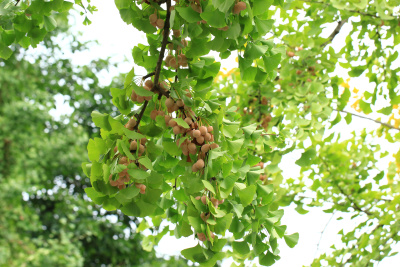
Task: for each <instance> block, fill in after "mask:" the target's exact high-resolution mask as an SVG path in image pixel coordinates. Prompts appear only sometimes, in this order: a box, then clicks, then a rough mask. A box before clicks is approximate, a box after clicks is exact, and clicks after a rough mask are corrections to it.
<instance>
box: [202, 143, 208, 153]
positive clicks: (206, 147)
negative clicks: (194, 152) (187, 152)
mask: <svg viewBox="0 0 400 267" xmlns="http://www.w3.org/2000/svg"><path fill="white" fill-rule="evenodd" d="M208 150H210V145H209V144H204V145H203V146H202V147H201V152H203V153H207V152H208Z"/></svg>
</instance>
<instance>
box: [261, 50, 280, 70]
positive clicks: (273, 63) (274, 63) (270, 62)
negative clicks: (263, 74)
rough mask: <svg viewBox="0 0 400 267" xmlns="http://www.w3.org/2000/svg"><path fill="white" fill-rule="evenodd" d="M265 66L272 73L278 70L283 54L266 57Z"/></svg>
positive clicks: (264, 58)
mask: <svg viewBox="0 0 400 267" xmlns="http://www.w3.org/2000/svg"><path fill="white" fill-rule="evenodd" d="M263 60H264V66H265V69H266V70H267V71H268V72H272V71H274V70H276V68H278V65H279V63H280V62H281V54H275V55H272V56H264V57H263Z"/></svg>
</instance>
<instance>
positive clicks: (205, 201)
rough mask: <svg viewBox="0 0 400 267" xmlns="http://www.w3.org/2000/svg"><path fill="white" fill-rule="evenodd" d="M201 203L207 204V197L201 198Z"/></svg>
mask: <svg viewBox="0 0 400 267" xmlns="http://www.w3.org/2000/svg"><path fill="white" fill-rule="evenodd" d="M201 202H203V204H204V205H206V204H207V196H202V197H201Z"/></svg>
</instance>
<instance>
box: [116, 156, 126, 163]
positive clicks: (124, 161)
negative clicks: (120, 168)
mask: <svg viewBox="0 0 400 267" xmlns="http://www.w3.org/2000/svg"><path fill="white" fill-rule="evenodd" d="M127 162H128V158H127V157H122V158H120V159H119V161H118V164H125V163H127Z"/></svg>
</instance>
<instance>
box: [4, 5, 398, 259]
mask: <svg viewBox="0 0 400 267" xmlns="http://www.w3.org/2000/svg"><path fill="white" fill-rule="evenodd" d="M75 3H76V4H77V5H79V6H81V8H83V9H84V10H86V12H89V13H90V12H93V11H95V10H96V8H95V7H93V6H91V5H86V4H83V3H82V2H81V1H75ZM399 4H400V3H399V2H398V1H370V2H368V1H351V2H347V1H312V0H311V1H281V0H274V1H272V0H253V1H251V0H250V1H249V0H246V1H235V0H212V1H207V0H194V1H183V0H180V1H175V2H172V1H171V0H161V1H146V0H145V1H132V0H115V5H116V8H118V10H119V13H120V15H121V19H122V20H123V21H124V22H126V23H127V24H132V26H133V27H135V28H136V29H138V30H139V31H142V32H144V33H146V38H147V40H146V41H147V42H146V43H143V44H139V45H137V46H136V47H134V48H133V49H132V56H133V59H134V62H135V64H136V66H135V67H133V68H132V70H131V71H130V72H129V73H128V74H127V75H126V78H125V84H124V88H112V89H111V95H112V104H113V105H114V106H115V107H117V108H118V110H119V113H120V115H118V116H116V117H112V116H110V115H109V114H102V113H99V112H96V111H94V112H93V113H92V119H93V122H94V123H95V125H96V126H97V127H99V128H100V136H99V137H97V138H94V139H91V140H90V141H89V144H88V156H89V160H90V162H85V163H83V164H82V167H83V171H84V172H85V174H86V175H87V176H88V177H90V180H91V184H92V187H91V188H87V189H85V191H86V193H87V195H88V196H89V197H90V198H91V199H92V200H93V201H94V202H95V203H96V204H99V205H102V207H103V208H104V209H106V210H116V209H119V210H121V211H122V212H123V213H124V214H126V215H128V216H136V217H145V218H147V220H144V221H143V222H146V224H143V225H147V226H142V227H141V229H142V228H145V227H150V226H151V227H153V228H156V229H158V230H159V231H157V234H156V235H149V236H146V237H145V241H144V242H143V246H146V247H147V248H151V247H152V246H154V245H156V244H157V242H158V241H159V240H160V239H161V237H162V236H163V235H165V234H167V233H169V234H173V235H175V237H176V238H180V237H189V236H193V237H194V238H196V239H197V240H198V241H199V244H198V245H197V246H195V247H192V248H188V249H185V250H183V251H182V255H183V256H184V257H185V258H186V259H188V260H191V261H193V262H197V263H200V264H202V265H205V266H213V265H214V264H215V263H216V262H217V261H220V260H222V259H223V258H226V257H233V259H234V260H235V261H236V262H239V263H242V264H243V263H244V261H245V260H252V259H256V258H258V261H259V264H261V265H272V264H273V263H275V261H276V260H278V259H279V249H278V240H279V239H281V238H282V239H284V240H285V242H286V244H287V245H288V246H290V247H294V246H295V245H296V243H297V241H298V237H299V236H298V234H296V233H295V234H290V233H287V232H286V226H285V225H281V223H280V221H281V218H282V216H283V210H282V209H281V208H280V207H282V206H287V205H289V204H291V203H294V204H295V205H296V206H297V208H296V210H297V211H298V212H299V213H301V214H305V213H307V210H306V209H305V207H307V206H309V207H324V208H326V205H329V206H330V208H329V209H325V211H326V212H331V213H333V212H341V213H350V214H352V215H353V216H352V218H356V217H361V218H363V219H364V221H363V222H362V223H361V224H359V225H357V226H356V227H355V228H354V231H351V232H348V233H343V232H341V233H339V234H341V235H342V242H343V244H342V247H338V248H335V249H334V250H333V253H332V254H322V255H321V256H320V257H319V258H318V259H315V261H314V262H313V266H314V265H315V266H319V265H330V266H336V265H346V264H351V263H353V264H355V263H357V264H361V265H368V264H369V263H370V262H374V261H376V262H379V261H380V260H382V259H383V258H384V257H387V256H390V255H392V254H391V250H392V244H394V243H396V242H398V236H397V232H398V230H399V224H398V216H399V211H398V210H399V203H398V200H399V199H400V198H399V189H398V180H399V176H398V166H400V156H399V153H397V154H396V155H395V157H394V158H393V160H392V162H391V163H390V165H389V168H387V169H379V168H377V167H376V166H377V163H378V161H379V160H382V159H384V158H388V157H392V155H389V154H388V153H384V152H381V151H380V146H379V144H376V143H375V141H374V142H370V141H368V140H371V139H373V140H376V139H379V138H381V139H385V140H387V141H388V142H391V143H395V142H396V141H398V139H399V133H398V131H399V128H398V125H399V123H398V120H399V119H398V113H396V112H398V105H399V102H400V98H399V97H398V91H399V86H398V78H397V77H398V72H399V67H398V66H397V65H398V64H397V63H396V59H397V57H398V52H397V51H396V50H398V43H399V37H398V36H400V34H399V31H400V26H399ZM1 5H2V8H3V9H2V10H5V11H6V12H3V13H4V14H5V15H2V18H1V19H2V20H1V24H0V25H1V27H2V28H0V29H1V32H0V33H1V43H0V57H3V58H7V57H8V56H9V55H10V53H11V52H12V51H11V50H9V48H8V46H9V45H10V44H12V43H19V44H20V45H21V46H23V47H27V46H29V45H32V46H35V45H36V44H37V42H40V40H41V39H42V38H43V36H44V35H45V34H46V32H48V31H51V30H54V28H55V27H56V21H55V20H54V19H53V18H52V12H66V11H68V10H69V9H70V8H72V6H73V4H72V3H70V2H68V1H63V0H60V1H58V0H54V1H43V0H33V1H17V2H15V1H2V3H1ZM3 13H2V14H3ZM85 23H89V21H88V18H86V19H85ZM329 23H335V25H336V26H335V27H334V28H333V29H332V32H331V33H330V34H328V35H326V36H325V37H322V36H324V35H323V34H322V30H323V28H324V27H325V26H326V25H328V24H329ZM345 25H346V26H349V28H350V33H348V34H347V38H346V40H345V42H344V44H341V47H339V51H338V50H335V49H336V48H335V49H334V48H333V47H332V45H331V44H332V41H334V39H335V37H336V36H337V35H338V34H340V32H341V31H342V30H343V28H344V26H345ZM211 52H213V53H214V54H215V53H217V54H218V55H219V57H220V58H221V59H222V60H223V59H226V58H228V57H229V56H231V55H232V54H233V55H236V54H237V61H238V69H237V70H235V69H233V70H232V71H230V72H229V74H223V75H221V73H220V66H221V64H220V62H218V61H216V60H215V58H213V57H212V56H210V53H211ZM396 64H397V65H396ZM339 65H340V66H341V67H343V68H346V69H348V74H349V75H350V76H351V77H358V76H362V75H364V76H365V77H366V79H368V80H369V82H371V83H375V87H374V90H373V91H369V90H367V89H361V88H359V89H353V90H351V88H350V86H349V84H348V83H347V82H344V81H343V79H342V77H337V76H336V75H335V73H334V71H335V69H336V68H337V67H338V66H339ZM143 70H145V71H146V73H142V72H143ZM360 90H361V92H362V94H361V93H359V92H360ZM352 95H353V96H354V95H356V97H357V101H356V102H355V103H349V101H350V98H351V96H352ZM348 108H355V112H352V111H349V110H348ZM361 113H364V114H365V115H363V114H361ZM379 113H381V114H382V116H389V115H390V117H389V118H388V119H387V122H384V121H383V120H384V119H385V117H383V118H373V117H368V114H372V115H374V116H379V115H377V114H379ZM342 115H345V117H344V119H345V120H344V121H345V122H343V121H342ZM354 116H356V117H361V118H362V119H366V120H368V121H370V122H372V123H376V124H377V125H379V126H380V127H379V128H378V129H376V130H373V131H371V132H366V131H360V133H353V137H352V138H351V139H347V140H342V139H341V138H340V133H339V132H340V129H339V130H337V129H338V128H337V126H336V128H335V125H343V123H348V124H349V123H351V121H352V117H354ZM292 151H301V152H302V154H301V157H300V158H299V159H298V160H297V161H296V164H297V165H298V166H300V167H301V176H300V177H299V178H293V179H292V178H291V179H285V178H284V177H283V176H282V171H281V169H280V166H281V164H280V163H281V160H282V158H283V157H284V155H286V154H288V153H290V152H292ZM385 177H387V181H385ZM310 184H311V185H310ZM164 220H167V221H169V222H170V224H168V225H167V226H165V225H166V224H162V222H163V221H164ZM171 225H173V227H172V228H171V229H170V227H171ZM160 227H164V228H163V229H159V228H160Z"/></svg>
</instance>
